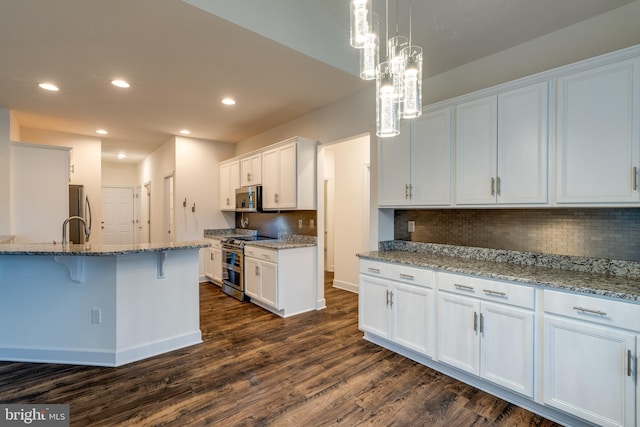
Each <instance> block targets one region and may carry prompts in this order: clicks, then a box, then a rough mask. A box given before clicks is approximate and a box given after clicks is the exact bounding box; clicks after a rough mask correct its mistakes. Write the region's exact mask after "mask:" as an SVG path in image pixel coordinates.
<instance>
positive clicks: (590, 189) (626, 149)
mask: <svg viewBox="0 0 640 427" xmlns="http://www.w3.org/2000/svg"><path fill="white" fill-rule="evenodd" d="M557 86H558V167H559V170H558V174H557V175H558V188H557V193H558V203H620V202H638V201H640V193H639V192H638V189H637V167H638V164H639V156H640V154H639V153H640V150H639V148H640V135H639V129H638V128H639V125H640V114H638V112H639V111H640V93H639V91H640V60H637V59H636V60H629V61H624V62H620V63H617V64H612V65H608V66H603V67H599V68H595V69H593V70H589V71H585V72H582V73H578V74H574V75H571V76H568V77H564V78H561V79H558V84H557ZM634 168H635V169H634ZM634 175H635V176H634ZM634 184H635V186H634Z"/></svg>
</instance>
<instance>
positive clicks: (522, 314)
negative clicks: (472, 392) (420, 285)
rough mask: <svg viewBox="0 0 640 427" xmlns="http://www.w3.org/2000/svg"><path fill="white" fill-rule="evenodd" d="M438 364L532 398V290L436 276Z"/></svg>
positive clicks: (499, 283)
mask: <svg viewBox="0 0 640 427" xmlns="http://www.w3.org/2000/svg"><path fill="white" fill-rule="evenodd" d="M438 287H439V290H440V292H439V295H438V333H437V336H438V347H437V348H438V352H437V353H438V360H439V361H440V362H443V363H447V364H449V365H451V366H454V367H456V368H458V369H462V370H464V371H467V372H469V373H472V374H474V375H479V376H480V377H482V378H484V379H486V380H489V381H491V382H494V383H496V384H499V385H501V386H503V387H505V388H508V389H510V390H513V391H515V392H518V393H520V394H522V395H525V396H527V397H530V398H531V397H533V366H534V359H533V355H534V336H533V330H534V329H533V328H534V312H533V308H534V290H533V289H532V288H528V287H524V286H520V285H515V284H510V283H502V282H494V281H490V280H485V279H479V278H474V277H468V276H461V275H455V274H450V273H438Z"/></svg>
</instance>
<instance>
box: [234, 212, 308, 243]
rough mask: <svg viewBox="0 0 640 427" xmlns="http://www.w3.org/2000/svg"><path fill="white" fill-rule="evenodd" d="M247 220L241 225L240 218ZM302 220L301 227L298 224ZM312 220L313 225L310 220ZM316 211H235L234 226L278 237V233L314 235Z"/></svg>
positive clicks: (262, 234)
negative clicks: (244, 224) (244, 225)
mask: <svg viewBox="0 0 640 427" xmlns="http://www.w3.org/2000/svg"><path fill="white" fill-rule="evenodd" d="M243 218H244V219H245V220H247V219H248V220H249V223H248V224H247V226H246V227H242V223H241V221H242V219H243ZM300 220H302V228H300V227H299V226H298V224H299V221H300ZM312 220H313V227H311V221H312ZM317 224H318V221H317V215H316V211H281V212H245V213H244V214H243V213H240V212H236V228H250V229H253V230H258V234H259V235H261V236H267V237H273V238H274V239H277V238H278V233H292V234H302V235H305V236H315V235H317V234H318V229H317Z"/></svg>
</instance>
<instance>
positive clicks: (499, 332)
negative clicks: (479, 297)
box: [480, 302, 533, 397]
mask: <svg viewBox="0 0 640 427" xmlns="http://www.w3.org/2000/svg"><path fill="white" fill-rule="evenodd" d="M481 316H482V317H481V320H480V331H481V339H480V348H481V353H480V366H481V371H480V375H481V376H482V377H483V378H485V379H487V380H489V381H492V382H494V383H497V384H500V385H501V386H503V387H506V388H508V389H511V390H513V391H516V392H518V393H521V394H523V395H525V396H527V397H533V312H532V311H530V310H523V309H519V308H515V307H509V306H506V305H502V304H492V303H487V302H482V311H481Z"/></svg>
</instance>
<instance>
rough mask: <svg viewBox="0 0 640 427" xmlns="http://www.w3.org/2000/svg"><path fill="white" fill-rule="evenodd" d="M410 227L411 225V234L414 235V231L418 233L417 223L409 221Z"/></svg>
mask: <svg viewBox="0 0 640 427" xmlns="http://www.w3.org/2000/svg"><path fill="white" fill-rule="evenodd" d="M408 225H409V233H413V232H414V231H416V222H415V221H409V222H408Z"/></svg>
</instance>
